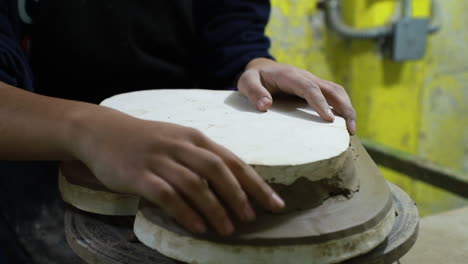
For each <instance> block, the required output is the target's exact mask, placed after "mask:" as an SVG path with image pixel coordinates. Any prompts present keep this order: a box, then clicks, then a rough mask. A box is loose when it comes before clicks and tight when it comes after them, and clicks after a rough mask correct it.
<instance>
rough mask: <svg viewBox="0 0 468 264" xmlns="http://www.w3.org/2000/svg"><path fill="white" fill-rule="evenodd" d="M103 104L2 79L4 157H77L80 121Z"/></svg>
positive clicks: (0, 153) (0, 149)
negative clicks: (56, 95) (45, 93)
mask: <svg viewBox="0 0 468 264" xmlns="http://www.w3.org/2000/svg"><path fill="white" fill-rule="evenodd" d="M98 110H99V106H96V105H92V104H87V103H82V102H75V101H69V100H63V99H58V98H51V97H46V96H42V95H37V94H33V93H30V92H27V91H24V90H21V89H18V88H16V87H13V86H10V85H8V84H5V83H3V82H0V160H64V159H73V158H75V154H74V152H75V150H74V146H75V143H76V141H77V140H79V139H78V138H74V137H76V136H77V134H78V133H77V124H79V122H80V119H81V118H83V117H84V116H86V115H92V114H93V112H96V111H98Z"/></svg>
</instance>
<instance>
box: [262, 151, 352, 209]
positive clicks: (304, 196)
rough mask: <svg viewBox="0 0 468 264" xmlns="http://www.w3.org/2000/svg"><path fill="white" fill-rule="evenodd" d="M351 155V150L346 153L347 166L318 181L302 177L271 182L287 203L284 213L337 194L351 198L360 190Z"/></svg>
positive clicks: (321, 201)
mask: <svg viewBox="0 0 468 264" xmlns="http://www.w3.org/2000/svg"><path fill="white" fill-rule="evenodd" d="M348 152H349V151H348ZM351 156H352V153H350V152H349V153H347V154H346V162H345V166H343V167H342V168H341V169H340V170H338V172H337V173H335V174H334V175H333V176H331V177H327V178H324V179H322V180H318V181H310V180H309V179H307V178H305V177H301V178H299V179H297V180H296V181H295V182H294V183H293V184H291V185H284V184H277V183H273V184H270V185H271V186H272V187H273V189H274V190H275V191H276V192H277V193H278V194H279V195H280V196H281V198H283V199H284V201H285V203H286V208H285V210H284V211H283V213H287V212H293V211H301V210H308V209H312V208H315V207H318V206H320V205H321V204H322V203H323V202H325V201H326V200H327V199H329V198H332V197H336V196H343V197H345V198H346V199H350V198H351V197H352V196H353V194H354V193H355V192H357V191H359V179H358V178H357V177H356V175H355V173H354V170H355V166H354V163H353V162H349V161H351V160H350V159H351V158H352V157H351Z"/></svg>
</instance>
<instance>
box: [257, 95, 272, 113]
mask: <svg viewBox="0 0 468 264" xmlns="http://www.w3.org/2000/svg"><path fill="white" fill-rule="evenodd" d="M269 103H271V100H270V98H268V97H262V98H260V100H258V101H257V109H258V110H261V111H264V110H266V109H265V106H267V105H268V104H269Z"/></svg>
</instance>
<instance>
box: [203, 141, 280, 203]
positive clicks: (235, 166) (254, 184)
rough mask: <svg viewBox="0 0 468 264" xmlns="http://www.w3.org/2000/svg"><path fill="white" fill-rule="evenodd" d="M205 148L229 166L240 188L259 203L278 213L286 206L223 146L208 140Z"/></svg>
mask: <svg viewBox="0 0 468 264" xmlns="http://www.w3.org/2000/svg"><path fill="white" fill-rule="evenodd" d="M204 147H206V148H207V149H208V150H210V151H212V152H213V153H215V154H216V155H218V156H219V157H220V158H221V159H222V161H223V164H226V165H227V166H228V169H229V170H230V175H232V177H234V178H235V180H236V181H237V182H238V183H239V185H240V188H242V189H243V190H245V191H246V192H247V194H248V195H249V196H251V197H252V198H254V199H255V200H256V201H258V202H259V203H260V204H261V205H262V206H263V207H264V208H267V209H269V210H271V211H274V212H278V211H280V210H282V209H283V208H284V206H285V204H284V201H283V200H282V199H281V198H280V197H279V196H278V194H276V192H275V191H274V190H273V189H272V188H271V187H270V186H269V185H268V184H267V183H266V182H265V181H264V180H263V179H262V178H261V177H260V176H259V175H258V174H257V173H256V172H255V170H254V169H252V167H250V166H248V165H247V164H245V163H244V162H243V161H242V160H240V159H239V158H238V157H237V156H236V155H234V154H233V153H232V152H231V151H229V150H227V149H226V148H224V147H223V146H221V145H218V144H216V143H215V142H213V141H211V140H208V141H207V142H205V144H204Z"/></svg>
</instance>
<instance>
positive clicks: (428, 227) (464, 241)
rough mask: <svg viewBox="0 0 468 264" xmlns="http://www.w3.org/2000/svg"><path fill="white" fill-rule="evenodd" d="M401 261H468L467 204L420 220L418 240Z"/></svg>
mask: <svg viewBox="0 0 468 264" xmlns="http://www.w3.org/2000/svg"><path fill="white" fill-rule="evenodd" d="M400 263H401V264H416V263H425V264H440V263H450V264H466V263H468V207H465V208H461V209H457V210H453V211H449V212H445V213H442V214H437V215H432V216H428V217H425V218H423V219H421V222H420V228H419V236H418V240H417V241H416V244H415V245H414V247H413V248H412V249H411V250H410V251H409V252H408V253H407V254H406V255H405V256H404V257H403V259H401V260H400Z"/></svg>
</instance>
